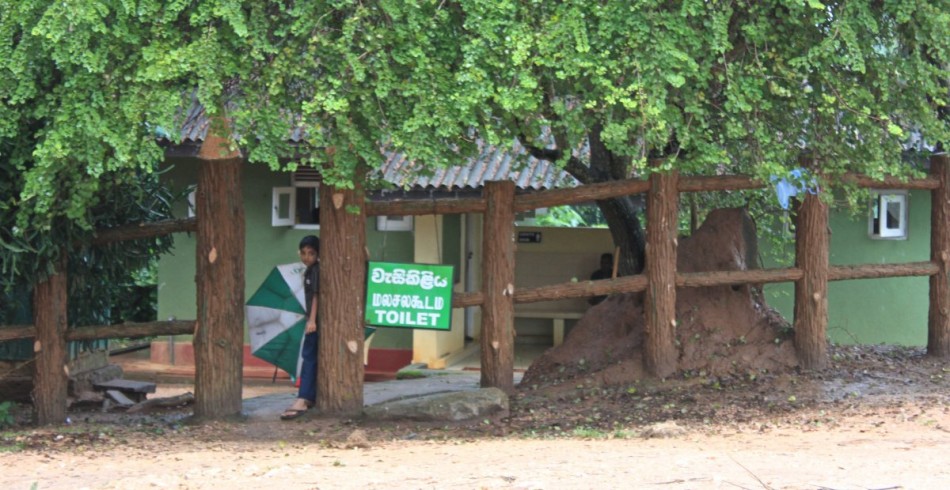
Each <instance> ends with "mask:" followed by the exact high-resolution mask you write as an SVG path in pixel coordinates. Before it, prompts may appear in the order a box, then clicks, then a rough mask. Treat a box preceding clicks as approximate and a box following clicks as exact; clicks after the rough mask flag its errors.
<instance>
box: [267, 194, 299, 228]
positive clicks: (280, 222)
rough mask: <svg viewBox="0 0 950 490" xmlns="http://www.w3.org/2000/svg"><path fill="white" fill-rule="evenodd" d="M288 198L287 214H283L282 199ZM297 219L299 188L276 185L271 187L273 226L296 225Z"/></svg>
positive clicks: (271, 217)
mask: <svg viewBox="0 0 950 490" xmlns="http://www.w3.org/2000/svg"><path fill="white" fill-rule="evenodd" d="M282 199H286V200H287V202H288V205H287V214H286V215H282V214H281V212H280V211H281V209H280V201H281V200H282ZM296 219H297V189H296V188H295V187H274V188H273V189H271V215H270V225H271V226H294V221H295V220H296Z"/></svg>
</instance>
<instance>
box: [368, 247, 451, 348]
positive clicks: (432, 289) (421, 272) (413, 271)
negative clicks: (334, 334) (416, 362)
mask: <svg viewBox="0 0 950 490" xmlns="http://www.w3.org/2000/svg"><path fill="white" fill-rule="evenodd" d="M453 274H454V267H453V266H451V265H433V264H397V263H392V262H370V263H369V267H367V278H366V323H368V324H370V325H376V326H380V327H397V328H421V329H427V330H446V331H447V330H450V329H451V328H452V278H453Z"/></svg>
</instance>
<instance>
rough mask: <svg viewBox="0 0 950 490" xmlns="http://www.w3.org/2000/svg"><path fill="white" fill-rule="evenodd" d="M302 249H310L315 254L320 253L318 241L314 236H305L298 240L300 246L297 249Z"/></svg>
mask: <svg viewBox="0 0 950 490" xmlns="http://www.w3.org/2000/svg"><path fill="white" fill-rule="evenodd" d="M304 247H310V248H312V249H314V250H316V251H317V252H319V251H320V239H319V238H317V237H316V236H315V235H307V236H305V237H303V238H302V239H301V240H300V246H299V247H297V248H298V249H299V250H303V249H304Z"/></svg>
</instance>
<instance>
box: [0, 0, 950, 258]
mask: <svg viewBox="0 0 950 490" xmlns="http://www.w3.org/2000/svg"><path fill="white" fill-rule="evenodd" d="M948 7H950V2H948V0H913V1H904V0H882V1H877V2H844V1H819V0H807V1H803V0H796V1H793V0H763V1H751V0H745V1H743V0H732V1H729V0H681V1H660V0H643V1H637V2H619V1H617V2H590V1H582V0H565V1H561V2H550V1H540V0H464V1H456V2H450V1H442V0H418V1H404V0H377V1H363V2H350V1H343V0H333V1H330V0H323V1H312V2H294V1H287V0H283V1H279V0H270V1H265V0H257V1H244V2H241V1H238V0H175V1H164V0H60V1H55V2H54V1H51V0H0V12H2V13H0V102H2V103H0V162H3V165H6V166H7V167H8V168H12V169H13V170H12V172H13V173H14V174H16V179H15V180H14V182H17V187H16V188H15V189H14V190H15V192H5V193H4V194H3V195H2V196H0V198H2V206H3V207H4V208H3V209H4V210H6V215H5V216H7V217H9V216H13V218H12V219H13V220H14V222H12V223H11V222H9V221H5V222H4V225H5V226H6V225H8V224H9V225H10V229H11V230H12V236H13V237H26V236H32V234H37V233H39V234H44V233H48V232H49V231H50V230H51V229H53V228H54V227H56V226H75V227H77V228H78V229H80V230H85V231H86V232H87V234H88V230H90V229H91V228H92V227H93V226H94V222H93V220H92V219H91V216H90V209H91V208H92V207H93V206H94V204H95V203H98V202H102V200H103V199H106V200H108V199H109V198H108V197H104V193H105V191H106V189H115V188H117V187H116V186H119V187H121V186H124V185H134V184H135V182H136V181H137V179H139V178H140V177H141V176H142V175H147V174H149V173H151V172H153V171H154V169H155V168H156V164H157V162H160V161H161V159H162V155H163V152H162V148H161V146H160V145H159V144H158V140H159V139H165V140H168V141H170V142H171V143H177V142H178V141H179V140H180V135H179V134H178V130H177V128H179V127H180V125H181V123H182V117H183V115H184V114H185V112H186V111H187V109H188V108H189V107H191V106H192V104H194V103H199V104H201V105H203V106H204V107H205V108H206V110H207V112H208V113H209V114H210V115H211V116H212V118H213V119H214V120H215V121H226V125H227V127H218V126H215V127H213V128H212V131H216V132H219V133H227V134H230V135H231V136H232V137H233V138H234V140H235V143H236V144H237V145H238V146H240V148H241V149H242V151H243V152H244V154H245V155H246V156H247V157H248V158H249V159H250V160H251V161H255V162H264V163H267V164H269V165H270V166H271V167H274V168H277V167H280V166H282V165H285V164H286V163H285V162H287V161H288V160H287V158H288V156H290V155H294V156H295V160H294V161H295V162H302V163H309V164H316V165H321V166H326V170H325V172H324V175H325V178H326V179H327V180H328V181H329V182H330V183H332V184H335V185H339V186H344V187H345V186H350V185H352V179H353V176H354V175H356V173H355V169H356V167H357V166H358V165H361V164H364V163H368V164H370V165H372V164H373V162H376V161H378V158H379V149H380V147H381V146H384V145H385V146H387V147H388V148H390V149H391V150H393V151H400V152H403V153H405V154H406V155H407V156H409V157H410V158H412V159H414V160H415V161H417V162H419V163H420V164H422V166H423V169H424V168H426V167H428V168H431V167H437V166H440V165H443V164H446V163H455V162H457V161H458V160H457V158H458V157H459V155H464V154H466V153H467V151H469V150H471V149H473V148H474V147H475V146H476V145H475V143H476V139H477V138H481V139H482V140H483V141H485V142H488V143H495V144H503V145H507V144H509V143H510V141H511V140H512V138H514V137H522V138H523V140H524V141H525V142H528V143H529V144H537V145H538V146H539V147H544V146H546V147H548V149H551V148H553V150H555V151H554V153H552V154H553V155H556V159H557V160H558V161H560V162H561V163H562V164H564V165H565V166H566V168H568V170H572V171H574V172H575V175H579V176H581V180H582V181H584V180H597V178H598V176H597V175H594V174H597V173H605V172H609V173H610V174H612V175H613V177H614V178H622V177H624V176H629V175H631V174H634V173H637V172H642V171H644V170H645V169H646V161H647V158H648V157H650V156H662V157H666V163H665V167H664V168H670V167H675V168H678V169H680V170H681V171H683V172H687V173H715V172H721V171H741V172H749V173H753V174H755V175H758V176H760V177H766V176H768V175H772V174H781V173H783V172H785V171H786V170H787V169H788V168H790V167H793V166H796V165H798V159H799V158H800V157H801V156H802V155H803V153H804V149H807V152H808V154H809V155H810V156H813V157H815V159H816V161H817V162H818V165H819V166H820V170H821V171H822V172H823V173H824V174H825V175H827V176H834V175H835V174H837V173H840V172H842V171H845V170H854V171H859V172H863V173H867V174H870V175H872V176H881V175H884V174H898V175H900V174H903V173H906V172H908V167H907V166H906V165H903V164H902V163H901V158H900V157H901V152H902V150H903V149H904V148H905V146H906V145H907V143H908V141H909V140H910V139H911V136H913V137H915V138H917V141H921V140H922V141H927V142H928V143H930V144H932V145H944V146H945V145H946V143H947V141H948V139H950V131H948V128H947V120H946V117H943V114H942V113H941V110H942V109H943V108H945V107H946V105H947V83H946V79H947V67H948V66H950V36H948V35H947V34H948V33H950V13H948V12H950V8H948ZM219 116H220V117H219ZM547 131H550V133H551V134H552V135H553V140H554V142H555V143H554V144H553V145H552V144H551V143H550V141H549V138H548V137H546V136H544V135H545V133H546V132H547ZM291 134H297V135H298V136H299V140H300V141H299V144H296V143H294V142H292V141H291V138H290V135H291ZM590 141H595V142H597V143H598V144H602V146H603V147H604V149H605V150H606V152H607V158H606V159H604V160H605V161H607V162H608V163H609V165H607V166H600V167H595V166H594V165H588V166H586V167H585V165H584V164H583V162H576V161H573V159H572V158H571V154H572V151H574V150H576V149H577V148H579V147H581V146H582V145H584V144H585V142H590ZM598 148H599V147H598ZM552 158H554V157H552ZM57 220H63V221H57ZM57 223H59V224H57ZM4 240H5V241H9V239H8V238H4Z"/></svg>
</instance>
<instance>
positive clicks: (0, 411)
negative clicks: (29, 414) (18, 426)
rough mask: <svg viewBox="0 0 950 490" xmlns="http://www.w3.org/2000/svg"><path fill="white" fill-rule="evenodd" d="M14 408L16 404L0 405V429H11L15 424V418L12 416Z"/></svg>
mask: <svg viewBox="0 0 950 490" xmlns="http://www.w3.org/2000/svg"><path fill="white" fill-rule="evenodd" d="M14 408H16V404H15V403H13V402H11V401H6V402H2V403H0V429H3V428H5V427H13V425H14V424H15V423H16V418H15V417H14V416H13V410H14Z"/></svg>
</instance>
